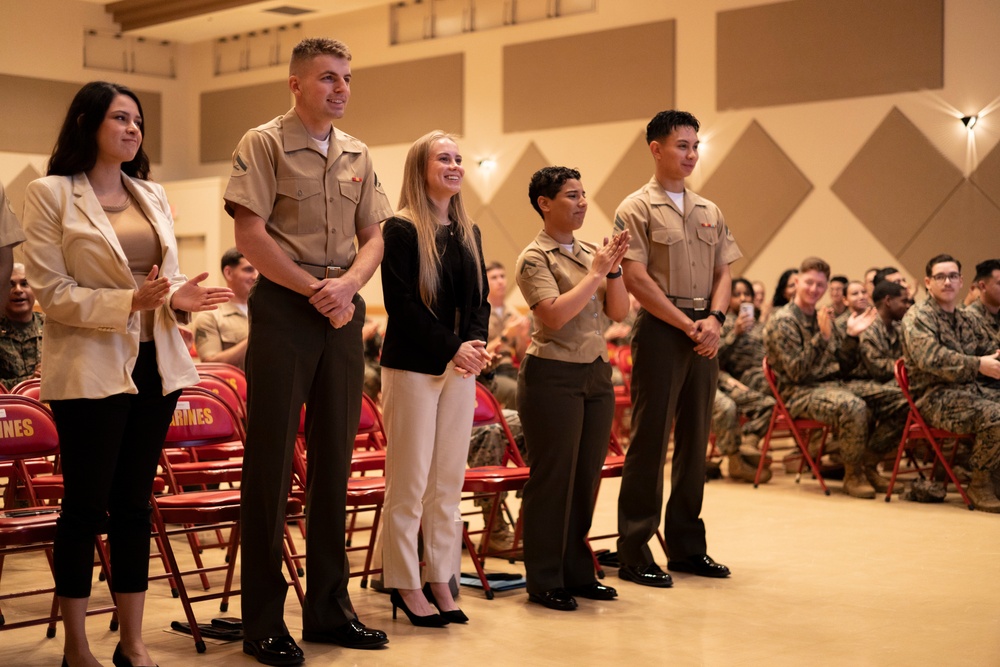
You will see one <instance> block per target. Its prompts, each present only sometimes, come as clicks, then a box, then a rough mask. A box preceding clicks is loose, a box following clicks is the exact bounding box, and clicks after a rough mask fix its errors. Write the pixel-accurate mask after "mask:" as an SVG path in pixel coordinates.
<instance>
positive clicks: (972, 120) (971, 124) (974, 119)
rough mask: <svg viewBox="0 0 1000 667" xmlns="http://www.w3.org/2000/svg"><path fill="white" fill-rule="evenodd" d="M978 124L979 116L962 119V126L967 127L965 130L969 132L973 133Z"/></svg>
mask: <svg viewBox="0 0 1000 667" xmlns="http://www.w3.org/2000/svg"><path fill="white" fill-rule="evenodd" d="M978 122H979V116H964V117H963V118H962V124H963V125H965V129H967V130H968V131H969V132H972V128H974V127H975V126H976V123H978Z"/></svg>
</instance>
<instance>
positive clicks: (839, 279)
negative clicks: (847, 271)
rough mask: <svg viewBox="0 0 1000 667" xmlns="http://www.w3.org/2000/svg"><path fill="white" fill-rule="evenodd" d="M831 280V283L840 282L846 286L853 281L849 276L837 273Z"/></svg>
mask: <svg viewBox="0 0 1000 667" xmlns="http://www.w3.org/2000/svg"><path fill="white" fill-rule="evenodd" d="M830 282H831V283H840V284H841V285H843V286H844V287H845V288H846V287H847V283H849V282H851V281H850V280H848V279H847V276H841V275H836V276H833V277H832V278H830Z"/></svg>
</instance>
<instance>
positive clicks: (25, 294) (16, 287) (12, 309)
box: [7, 266, 35, 322]
mask: <svg viewBox="0 0 1000 667" xmlns="http://www.w3.org/2000/svg"><path fill="white" fill-rule="evenodd" d="M34 306H35V293H34V292H32V291H31V286H30V285H29V284H28V279H27V278H25V277H24V269H23V268H21V267H19V266H16V267H14V270H13V271H11V273H10V300H9V301H7V317H9V318H10V319H12V320H14V321H15V322H28V321H30V320H31V311H32V309H33V308H34Z"/></svg>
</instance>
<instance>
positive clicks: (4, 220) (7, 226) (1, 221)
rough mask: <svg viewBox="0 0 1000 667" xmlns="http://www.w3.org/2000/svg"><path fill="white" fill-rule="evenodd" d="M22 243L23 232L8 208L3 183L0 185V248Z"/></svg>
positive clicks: (8, 204) (8, 201) (8, 203)
mask: <svg viewBox="0 0 1000 667" xmlns="http://www.w3.org/2000/svg"><path fill="white" fill-rule="evenodd" d="M23 241H24V231H23V230H22V229H21V223H20V222H18V221H17V216H16V215H14V211H13V209H11V207H10V200H9V199H7V193H6V192H4V189H3V183H0V248H6V247H7V246H14V245H17V244H19V243H22V242H23Z"/></svg>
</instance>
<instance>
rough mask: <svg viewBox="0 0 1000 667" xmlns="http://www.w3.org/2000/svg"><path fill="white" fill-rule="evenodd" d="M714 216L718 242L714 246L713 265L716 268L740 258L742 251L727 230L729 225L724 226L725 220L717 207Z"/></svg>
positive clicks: (731, 233)
mask: <svg viewBox="0 0 1000 667" xmlns="http://www.w3.org/2000/svg"><path fill="white" fill-rule="evenodd" d="M715 215H716V216H718V218H719V224H718V225H717V227H718V234H719V237H718V238H719V240H718V243H716V244H715V264H716V266H727V265H729V264H732V263H733V262H735V261H736V260H738V259H739V258H740V257H742V256H743V251H742V250H740V247H739V246H738V245H737V244H736V239H735V238H733V232H732V231H731V230H730V229H729V225H727V224H726V220H725V218H723V217H722V211H720V210H719V207H718V206H716V207H715Z"/></svg>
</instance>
